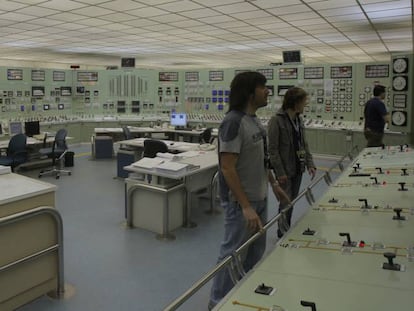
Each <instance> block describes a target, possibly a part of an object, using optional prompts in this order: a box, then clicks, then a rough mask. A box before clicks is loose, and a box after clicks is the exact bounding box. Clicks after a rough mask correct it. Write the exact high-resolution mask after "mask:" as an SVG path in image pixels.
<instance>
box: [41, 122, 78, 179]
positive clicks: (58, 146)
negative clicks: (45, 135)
mask: <svg viewBox="0 0 414 311" xmlns="http://www.w3.org/2000/svg"><path fill="white" fill-rule="evenodd" d="M66 135H67V131H66V129H60V130H59V131H57V133H56V135H55V140H54V142H53V145H52V147H51V148H41V149H40V150H39V152H40V154H41V155H43V156H47V157H48V158H51V159H52V166H53V167H52V169H49V170H42V171H40V172H39V178H40V177H42V176H43V175H55V177H56V179H59V177H60V174H62V173H64V174H68V175H71V174H72V172H71V171H69V170H64V169H62V164H63V160H64V158H65V154H66V153H67V152H68V146H67V144H66Z"/></svg>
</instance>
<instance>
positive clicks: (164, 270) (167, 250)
mask: <svg viewBox="0 0 414 311" xmlns="http://www.w3.org/2000/svg"><path fill="white" fill-rule="evenodd" d="M72 150H73V151H74V152H75V166H74V167H72V168H71V170H72V175H71V176H62V177H60V179H58V180H56V179H55V178H54V177H46V176H45V177H42V180H44V181H47V182H50V183H53V184H56V185H57V186H58V190H57V193H56V208H57V209H58V210H59V212H60V213H61V215H62V218H63V224H64V263H65V283H67V284H69V285H70V286H71V287H73V288H74V290H75V293H74V295H73V296H72V297H70V298H67V299H62V300H53V299H51V298H49V297H46V296H45V297H41V298H39V299H37V300H35V301H33V302H31V303H29V304H27V305H25V306H23V307H21V308H19V309H18V310H19V311H52V310H53V311H66V310H70V311H115V310H125V311H127V310H128V311H129V310H137V311H141V310H142V311H144V310H145V311H159V310H163V308H164V307H165V306H166V305H168V304H169V303H170V302H171V301H173V300H174V299H175V298H177V297H178V296H180V295H181V294H182V293H183V292H185V291H186V290H187V289H188V288H189V287H190V286H191V285H192V284H193V283H194V282H196V281H197V280H198V279H199V278H201V277H202V276H203V275H204V274H205V273H207V272H208V271H209V270H211V269H212V268H213V267H214V265H215V263H216V259H217V255H218V250H219V244H220V242H221V239H222V235H223V219H222V214H220V215H217V214H216V215H207V214H206V213H205V210H207V209H208V207H209V202H208V200H206V199H203V198H193V203H192V206H193V209H192V220H193V221H195V222H196V223H197V224H198V226H197V227H196V228H192V229H189V228H180V229H178V230H175V231H174V232H173V233H174V234H175V235H176V240H175V241H168V242H166V241H158V240H156V239H155V234H154V233H151V232H148V231H145V230H141V229H137V228H135V229H126V228H125V224H124V182H123V180H121V179H118V178H115V176H116V160H91V159H90V154H89V151H90V146H89V145H81V146H77V147H72ZM315 160H316V161H315V162H316V164H317V166H318V167H319V168H320V169H323V168H327V167H330V166H332V165H333V164H334V160H333V159H329V158H320V157H316V159H315ZM38 171H39V170H31V171H27V172H21V173H22V174H24V175H27V176H31V177H34V178H37V174H38ZM337 174H338V170H335V174H334V175H333V177H334V178H335V176H337ZM309 182H310V181H309V178H308V176H305V177H304V180H303V183H302V185H307V184H308V183H309ZM325 190H326V185H325V184H324V183H323V182H322V183H321V185H320V186H318V187H316V189H315V196H316V197H319V196H320V195H321V194H322V193H323V192H324V191H325ZM276 208H277V203H276V201H275V199H274V197H273V196H271V197H270V199H269V216H270V217H272V216H274V215H275V214H276ZM307 208H308V204H307V203H306V201H305V200H301V201H300V202H299V203H297V204H296V206H295V209H294V214H293V221H295V220H297V219H298V218H299V217H300V216H301V215H303V213H304V212H305V211H306V209H307ZM275 231H276V229H275V228H272V229H271V230H270V231H269V234H268V250H271V249H272V248H273V247H275V242H276V234H275ZM209 290H210V284H207V285H206V286H205V287H203V288H202V289H201V290H200V291H199V292H198V293H197V294H196V295H195V296H194V297H192V298H191V299H190V300H188V301H187V302H186V303H185V304H184V305H183V306H182V307H181V308H180V309H179V310H188V311H189V310H192V311H194V310H197V311H204V310H207V307H206V306H207V302H208V295H209Z"/></svg>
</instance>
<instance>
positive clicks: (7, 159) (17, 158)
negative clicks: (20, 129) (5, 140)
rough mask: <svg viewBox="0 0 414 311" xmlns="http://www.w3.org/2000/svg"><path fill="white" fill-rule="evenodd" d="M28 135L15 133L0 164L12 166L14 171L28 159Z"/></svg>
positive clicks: (0, 159) (1, 157) (0, 157)
mask: <svg viewBox="0 0 414 311" xmlns="http://www.w3.org/2000/svg"><path fill="white" fill-rule="evenodd" d="M26 142H27V137H26V135H25V134H16V135H14V136H13V137H12V138H11V139H10V141H9V145H8V147H7V152H6V155H4V156H0V165H4V166H10V167H11V170H12V172H14V169H15V168H16V167H17V166H19V165H20V164H23V163H24V162H26V161H27V150H26Z"/></svg>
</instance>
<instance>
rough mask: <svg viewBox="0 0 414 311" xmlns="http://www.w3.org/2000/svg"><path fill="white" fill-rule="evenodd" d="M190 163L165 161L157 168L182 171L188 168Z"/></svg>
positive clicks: (175, 171)
mask: <svg viewBox="0 0 414 311" xmlns="http://www.w3.org/2000/svg"><path fill="white" fill-rule="evenodd" d="M187 166H188V164H185V163H179V162H171V161H168V162H164V163H161V164H159V165H157V167H156V168H157V170H163V171H170V172H174V173H178V172H180V171H183V170H186V169H187Z"/></svg>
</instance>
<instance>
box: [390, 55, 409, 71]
mask: <svg viewBox="0 0 414 311" xmlns="http://www.w3.org/2000/svg"><path fill="white" fill-rule="evenodd" d="M392 68H393V69H394V72H395V73H405V72H407V69H408V58H396V59H394V62H393V64H392Z"/></svg>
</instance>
